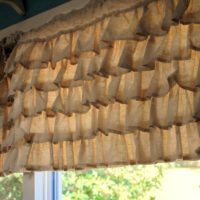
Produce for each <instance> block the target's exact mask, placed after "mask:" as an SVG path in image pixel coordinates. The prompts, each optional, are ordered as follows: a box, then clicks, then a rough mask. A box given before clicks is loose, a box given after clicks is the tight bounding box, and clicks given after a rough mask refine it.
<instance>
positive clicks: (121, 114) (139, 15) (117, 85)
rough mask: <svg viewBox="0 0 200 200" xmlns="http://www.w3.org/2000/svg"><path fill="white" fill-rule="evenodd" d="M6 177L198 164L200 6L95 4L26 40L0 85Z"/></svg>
mask: <svg viewBox="0 0 200 200" xmlns="http://www.w3.org/2000/svg"><path fill="white" fill-rule="evenodd" d="M0 87H1V94H0V104H1V107H0V127H1V134H0V136H1V137H0V143H1V146H0V151H1V154H0V171H1V172H2V173H10V172H14V171H25V170H67V169H71V168H75V169H83V168H86V167H98V166H109V165H118V164H138V163H155V162H160V161H167V162H168V161H174V160H176V159H185V160H198V159H199V158H200V123H199V121H200V1H199V0H123V1H122V0H98V1H97V0H91V1H90V2H89V3H88V5H86V6H85V7H84V8H82V9H81V10H79V11H72V12H70V13H68V14H66V15H64V14H63V15H58V16H57V17H55V18H54V19H53V20H52V21H50V22H49V23H47V24H46V25H44V26H42V27H40V28H38V29H37V30H31V31H29V32H27V33H24V34H23V35H22V36H21V38H20V40H19V41H18V44H17V45H16V46H15V48H14V49H13V51H12V53H11V54H10V56H9V58H8V60H7V61H6V66H5V68H4V74H3V78H2V81H1V84H0Z"/></svg>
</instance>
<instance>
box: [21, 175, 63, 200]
mask: <svg viewBox="0 0 200 200" xmlns="http://www.w3.org/2000/svg"><path fill="white" fill-rule="evenodd" d="M23 200H62V181H61V172H35V173H32V172H26V173H24V176H23Z"/></svg>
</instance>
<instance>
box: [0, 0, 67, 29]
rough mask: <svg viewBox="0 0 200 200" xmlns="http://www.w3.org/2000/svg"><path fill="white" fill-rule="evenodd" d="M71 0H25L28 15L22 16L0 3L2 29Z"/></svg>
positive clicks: (0, 26)
mask: <svg viewBox="0 0 200 200" xmlns="http://www.w3.org/2000/svg"><path fill="white" fill-rule="evenodd" d="M68 1H70V0H24V5H25V9H26V15H24V16H20V15H18V14H17V13H16V11H15V10H14V9H13V8H11V7H10V6H8V5H6V4H3V3H0V29H3V28H6V27H8V26H10V25H13V24H16V23H18V22H20V21H23V20H25V19H28V18H30V17H32V16H35V15H37V14H39V13H42V12H44V11H46V10H49V9H51V8H54V7H56V6H59V5H61V4H63V3H66V2H68Z"/></svg>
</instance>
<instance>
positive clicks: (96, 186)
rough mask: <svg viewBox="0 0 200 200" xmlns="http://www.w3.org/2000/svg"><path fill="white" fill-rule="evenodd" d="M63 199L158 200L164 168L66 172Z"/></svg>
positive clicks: (147, 167)
mask: <svg viewBox="0 0 200 200" xmlns="http://www.w3.org/2000/svg"><path fill="white" fill-rule="evenodd" d="M62 177H63V179H62V184H63V185H62V187H63V198H62V199H63V200H154V199H155V194H156V191H157V190H159V188H160V187H161V181H162V177H163V167H162V166H160V165H150V166H144V165H143V166H142V165H139V166H126V167H117V168H109V169H103V168H102V169H95V170H89V171H86V172H81V171H80V172H74V171H70V172H67V173H66V172H64V173H63V176H62Z"/></svg>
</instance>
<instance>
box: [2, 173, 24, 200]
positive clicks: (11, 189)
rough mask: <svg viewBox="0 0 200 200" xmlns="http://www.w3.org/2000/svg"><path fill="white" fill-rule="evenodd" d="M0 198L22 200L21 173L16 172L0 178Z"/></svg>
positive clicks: (3, 199)
mask: <svg viewBox="0 0 200 200" xmlns="http://www.w3.org/2000/svg"><path fill="white" fill-rule="evenodd" d="M0 186H1V187H0V199H2V200H22V196H23V194H22V187H23V174H22V173H16V174H12V175H8V176H5V177H1V178H0Z"/></svg>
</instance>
